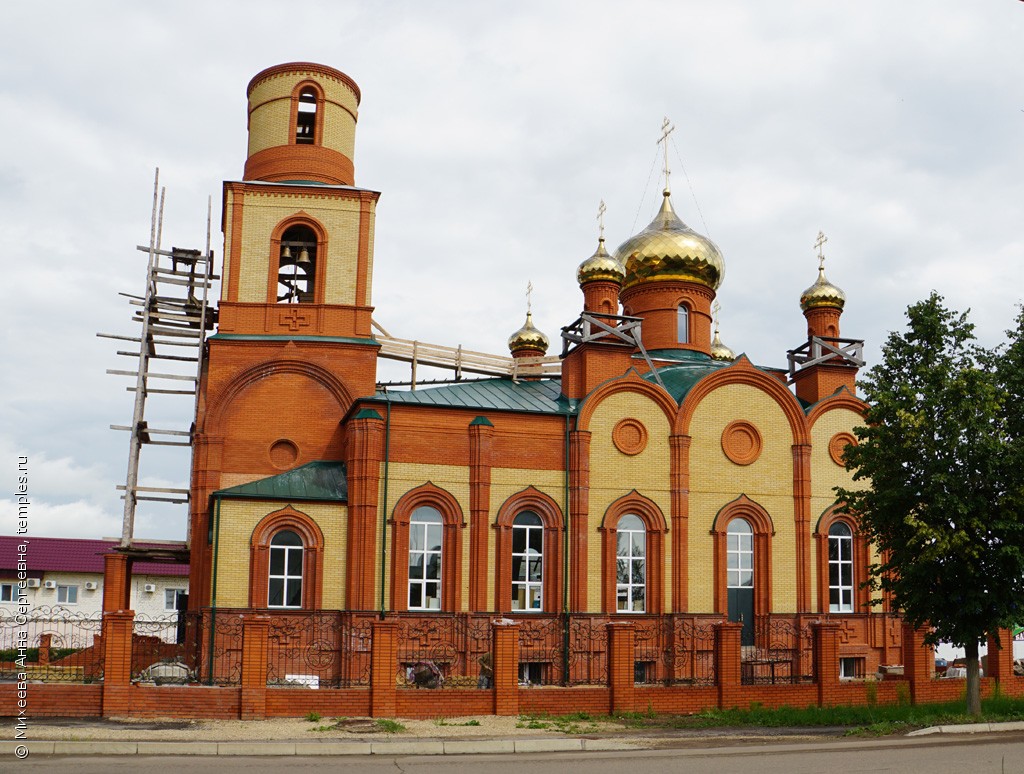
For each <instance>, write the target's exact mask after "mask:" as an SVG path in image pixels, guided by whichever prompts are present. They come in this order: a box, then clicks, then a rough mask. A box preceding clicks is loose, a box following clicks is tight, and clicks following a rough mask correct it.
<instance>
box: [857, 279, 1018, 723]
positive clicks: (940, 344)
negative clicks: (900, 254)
mask: <svg viewBox="0 0 1024 774" xmlns="http://www.w3.org/2000/svg"><path fill="white" fill-rule="evenodd" d="M907 318H908V327H907V330H906V331H905V332H902V333H892V334H890V335H889V338H888V340H887V341H886V343H885V345H884V346H883V348H882V362H881V363H879V364H878V365H876V366H874V367H873V368H872V369H871V370H870V371H868V373H867V378H866V379H865V380H864V381H863V383H862V386H863V389H864V397H865V399H866V401H867V402H868V409H867V412H866V414H865V420H866V426H864V427H860V428H857V430H856V435H857V438H858V440H859V443H858V445H856V446H853V445H851V446H849V447H848V448H847V451H846V456H845V460H846V464H847V468H848V469H849V470H851V471H853V472H854V474H853V479H854V481H857V482H861V484H862V488H858V489H854V488H851V489H837V495H838V499H839V501H840V503H842V507H843V509H844V510H845V511H846V512H847V513H849V514H851V515H852V516H853V517H854V518H856V519H857V520H858V521H859V524H860V527H861V530H862V531H863V532H864V534H865V535H866V536H867V537H868V538H869V540H871V541H872V542H873V544H874V546H875V548H876V550H877V552H878V553H877V556H878V559H877V561H876V562H875V563H874V564H872V566H871V570H870V575H869V578H868V581H867V583H868V586H869V587H870V588H871V589H872V590H874V591H879V590H880V591H882V592H884V593H887V594H888V595H889V596H890V598H891V600H892V602H893V604H894V606H895V607H896V608H898V609H899V610H900V611H901V612H902V614H903V616H904V618H905V620H907V621H908V622H909V623H911V624H912V625H914V626H915V627H930V631H929V634H928V635H926V638H925V640H926V642H930V643H936V642H939V641H949V642H951V643H953V644H954V645H957V646H960V647H963V648H964V649H965V651H966V654H967V709H968V711H969V712H970V713H972V714H980V712H981V698H980V681H979V679H978V678H979V675H978V645H979V642H981V641H982V639H983V638H985V636H986V635H987V634H988V633H989V632H995V631H996V630H997V629H998V628H1001V627H1008V626H1012V625H1013V624H1015V623H1017V621H1018V616H1019V611H1020V610H1021V607H1022V602H1024V584H1022V581H1024V551H1022V548H1024V518H1022V512H1021V508H1020V506H1021V497H1020V494H1021V492H1020V484H1019V480H1017V481H1016V483H1015V479H1019V476H1020V468H1019V464H1018V465H1017V467H1016V469H1014V465H1013V464H1012V463H1011V460H1016V462H1017V463H1019V462H1020V460H1021V456H1020V449H1019V448H1017V449H1014V448H1011V446H1012V443H1011V441H1012V440H1013V438H1012V433H1013V432H1019V430H1020V427H1019V426H1020V425H1021V424H1022V420H1021V417H1020V410H1021V408H1020V407H1021V406H1022V404H1021V403H1020V402H1016V403H1013V402H1011V394H1012V392H1013V390H1014V389H1017V390H1021V389H1024V376H1022V371H1021V369H1022V368H1024V335H1017V336H1016V340H1015V341H1013V342H1012V344H1011V347H1010V348H1009V349H1008V350H1007V352H1006V353H1005V354H1003V353H1000V352H999V351H998V350H996V351H986V350H984V349H983V348H981V347H979V346H978V345H977V344H976V342H975V339H974V330H973V329H974V326H973V325H972V324H971V323H969V322H968V321H967V315H966V314H959V313H957V312H955V311H951V310H948V309H946V308H945V307H944V306H943V299H942V297H941V296H939V295H937V294H935V293H932V295H931V296H930V297H929V298H928V299H927V300H925V301H922V302H920V303H918V304H915V305H913V306H911V307H909V308H908V309H907ZM1018 322H1019V329H1018V334H1021V333H1024V315H1022V317H1021V318H1019V319H1018ZM1011 335H1012V334H1011ZM1014 358H1015V359H1016V365H1015V366H1014V365H1013V363H1012V362H1011V361H1012V360H1014ZM1016 394H1017V396H1018V397H1019V396H1020V395H1021V392H1020V391H1018V392H1017V393H1016ZM1014 423H1016V426H1017V429H1016V430H1013V428H1014V426H1015V425H1014ZM1017 439H1020V440H1024V439H1022V437H1021V436H1019V435H1018V436H1017Z"/></svg>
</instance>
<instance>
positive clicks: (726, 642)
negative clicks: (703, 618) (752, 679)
mask: <svg viewBox="0 0 1024 774" xmlns="http://www.w3.org/2000/svg"><path fill="white" fill-rule="evenodd" d="M742 633H743V624H741V623H734V622H732V621H723V622H721V623H718V624H715V679H716V680H717V682H718V706H719V708H721V709H728V708H730V707H737V706H739V703H740V701H741V700H742V690H743V676H742V669H741V666H740V659H741V649H740V635H741V634H742Z"/></svg>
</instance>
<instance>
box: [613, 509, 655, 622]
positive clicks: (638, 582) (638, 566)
mask: <svg viewBox="0 0 1024 774" xmlns="http://www.w3.org/2000/svg"><path fill="white" fill-rule="evenodd" d="M615 535H616V550H615V609H616V610H617V611H618V612H620V613H643V612H645V611H646V609H647V530H646V529H644V523H643V522H642V521H641V520H640V517H638V516H636V515H634V514H632V513H629V514H626V515H625V516H623V517H622V518H621V519H619V524H618V527H617V528H616V530H615Z"/></svg>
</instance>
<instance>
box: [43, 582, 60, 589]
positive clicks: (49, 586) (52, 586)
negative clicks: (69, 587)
mask: <svg viewBox="0 0 1024 774" xmlns="http://www.w3.org/2000/svg"><path fill="white" fill-rule="evenodd" d="M43 588H44V589H55V588H57V581H43Z"/></svg>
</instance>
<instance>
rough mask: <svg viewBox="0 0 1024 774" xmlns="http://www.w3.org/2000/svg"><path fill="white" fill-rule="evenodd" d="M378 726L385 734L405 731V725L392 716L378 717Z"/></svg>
mask: <svg viewBox="0 0 1024 774" xmlns="http://www.w3.org/2000/svg"><path fill="white" fill-rule="evenodd" d="M376 722H377V728H379V729H380V730H381V731H383V732H384V733H385V734H398V733H401V732H402V731H405V726H403V725H402V724H401V723H399V722H398V721H397V720H391V719H390V718H377V721H376Z"/></svg>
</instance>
